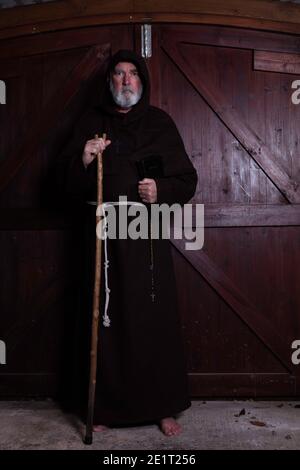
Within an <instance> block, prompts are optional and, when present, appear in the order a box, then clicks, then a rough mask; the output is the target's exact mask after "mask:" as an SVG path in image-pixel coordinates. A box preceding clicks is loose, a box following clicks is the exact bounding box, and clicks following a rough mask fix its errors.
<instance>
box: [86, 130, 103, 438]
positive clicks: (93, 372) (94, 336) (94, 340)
mask: <svg viewBox="0 0 300 470" xmlns="http://www.w3.org/2000/svg"><path fill="white" fill-rule="evenodd" d="M102 138H103V139H104V140H106V134H103V136H102ZM95 139H98V134H96V135H95ZM102 180H103V174H102V153H101V152H99V153H98V154H97V207H99V206H100V205H101V204H102V199H103V181H102ZM100 219H101V216H100V215H99V216H97V215H96V226H97V224H98V223H99V222H100ZM101 242H102V239H101V238H98V237H97V236H96V252H95V282H94V296H93V317H92V333H91V353H90V354H91V356H90V380H89V395H88V411H87V420H86V430H85V438H84V443H85V444H88V445H90V444H92V442H93V419H94V405H95V391H96V376H97V347H98V323H99V303H100V302H99V301H100V288H101Z"/></svg>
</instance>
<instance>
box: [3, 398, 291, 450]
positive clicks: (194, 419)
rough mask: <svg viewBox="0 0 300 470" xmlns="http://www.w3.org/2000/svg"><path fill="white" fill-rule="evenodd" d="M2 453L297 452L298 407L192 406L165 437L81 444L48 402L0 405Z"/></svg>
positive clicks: (149, 432) (127, 434)
mask: <svg viewBox="0 0 300 470" xmlns="http://www.w3.org/2000/svg"><path fill="white" fill-rule="evenodd" d="M0 422H1V426H0V449H1V450H9V449H30V450H44V449H59V450H60V449H66V450H67V449H70V450H71V449H72V450H80V449H82V450H90V449H95V450H138V449H146V450H161V451H164V450H171V449H173V450H175V449H176V450H189V449H192V450H195V449H198V450H202V449H300V405H299V402H293V401H288V402H287V401H282V402H280V401H276V402H274V401H272V402H271V401H252V400H247V401H194V402H193V404H192V407H191V408H190V409H189V410H187V411H186V412H185V413H184V414H183V415H182V416H181V417H179V422H180V423H181V424H182V425H183V428H184V429H183V432H182V434H181V435H180V436H177V437H165V436H164V435H163V434H162V433H161V432H160V431H159V429H158V428H157V426H155V425H151V426H142V427H131V428H122V429H109V430H108V431H105V432H104V433H96V434H94V440H93V444H92V446H85V445H84V444H83V443H82V433H83V428H82V425H81V423H80V422H79V421H78V419H77V418H75V417H74V416H73V415H70V414H66V413H64V412H62V411H61V409H60V408H59V406H57V404H56V403H54V402H52V401H50V400H49V401H48V400H47V401H26V402H12V401H7V402H0Z"/></svg>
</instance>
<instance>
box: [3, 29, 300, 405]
mask: <svg viewBox="0 0 300 470" xmlns="http://www.w3.org/2000/svg"><path fill="white" fill-rule="evenodd" d="M299 40H300V37H299V36H296V35H288V34H279V33H272V32H261V31H255V30H247V29H241V28H234V27H216V26H211V25H194V26H193V25H190V26H184V25H159V24H157V25H154V26H153V57H152V58H151V59H149V61H148V65H149V69H150V74H151V79H152V103H153V104H155V105H158V106H160V107H162V108H163V109H165V110H166V111H167V112H169V113H170V114H171V115H172V117H173V118H174V120H175V122H176V123H177V125H178V128H179V130H180V132H181V135H182V137H183V139H184V142H185V145H186V148H187V151H188V153H189V155H190V157H191V159H192V161H193V163H194V165H195V167H196V168H197V171H198V175H199V183H198V188H197V192H196V195H195V197H194V199H193V203H204V204H205V216H206V219H205V220H206V229H205V245H204V249H203V250H201V251H196V252H193V251H185V250H184V246H183V242H180V241H178V240H173V241H172V243H173V247H174V250H173V254H174V261H175V268H176V275H177V281H178V291H179V303H180V309H181V314H182V319H183V327H184V335H185V344H186V351H187V358H188V367H189V375H190V386H191V394H192V395H193V396H226V397H229V396H273V397H275V396H282V395H285V396H294V395H297V394H299V371H298V369H297V366H294V365H293V364H292V362H291V354H292V350H291V343H292V341H293V340H294V339H299V338H300V299H299V294H298V286H299V284H300V275H299V269H298V265H299V262H300V259H299V258H300V250H299V248H300V228H299V224H300V210H299V202H300V194H299V181H300V165H299V161H300V160H299V152H300V150H299V138H298V129H297V122H299V117H300V105H299V106H296V105H294V104H292V102H291V93H292V89H291V84H292V82H293V80H295V79H297V75H293V74H290V73H275V72H272V71H270V70H266V71H262V70H255V62H254V53H255V51H266V52H272V53H273V54H274V53H275V54H276V53H278V54H279V53H281V54H282V53H285V54H287V55H288V57H289V54H290V55H292V54H297V53H298V52H299ZM139 42H140V29H139V26H138V25H135V26H134V25H129V26H125V25H124V26H110V27H109V26H103V27H99V26H97V27H88V28H81V29H78V30H68V31H60V32H55V33H54V32H52V33H44V34H43V35H40V36H39V39H38V40H37V37H26V38H18V39H11V40H5V44H2V45H1V43H0V70H1V72H0V78H1V79H5V80H6V83H7V91H8V95H7V101H8V103H7V105H5V106H1V107H0V126H1V141H0V165H1V168H0V191H1V194H0V208H1V209H0V215H1V217H0V229H1V233H0V236H1V245H0V250H1V254H0V256H1V260H2V263H1V268H0V269H1V279H2V280H3V281H1V285H0V301H1V306H0V309H1V310H0V312H1V323H0V339H1V340H4V341H5V342H6V344H7V364H6V365H5V366H4V365H0V394H1V396H8V395H10V396H11V395H14V396H40V395H42V396H45V395H51V396H53V395H55V394H57V393H58V392H59V390H60V389H61V387H62V385H63V384H64V379H63V377H64V376H65V374H66V372H67V371H68V370H69V364H70V362H69V361H71V359H72V350H73V349H72V348H74V344H75V345H76V335H77V330H76V318H77V317H76V315H77V314H76V312H77V310H78V298H77V297H76V291H77V282H78V269H79V268H78V263H77V261H78V259H79V258H80V256H79V255H80V249H81V248H80V246H81V245H80V239H79V238H78V232H79V230H78V228H79V227H78V222H76V220H74V217H71V216H70V213H69V211H68V210H67V209H68V208H64V212H63V211H62V210H61V206H62V205H63V201H55V202H56V205H54V204H53V201H54V200H55V194H53V188H52V185H51V175H52V168H53V166H54V164H55V161H56V159H57V157H58V156H59V152H60V151H61V149H62V148H63V145H64V144H65V142H66V141H67V140H68V135H69V132H70V128H71V125H72V123H73V122H74V121H76V119H78V117H79V116H80V114H81V113H82V112H83V110H84V109H85V108H86V107H87V106H88V105H89V103H90V102H91V101H92V100H93V97H94V96H95V93H96V90H97V87H98V86H100V85H99V84H101V77H102V74H103V67H104V66H105V62H106V60H107V58H108V56H109V55H110V54H111V53H113V52H115V51H116V50H118V49H119V48H124V47H128V48H134V47H135V48H137V50H139ZM76 223H77V225H76ZM73 366H74V364H73ZM75 367H76V364H75Z"/></svg>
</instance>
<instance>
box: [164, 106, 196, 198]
mask: <svg viewBox="0 0 300 470" xmlns="http://www.w3.org/2000/svg"><path fill="white" fill-rule="evenodd" d="M164 115H165V116H164V117H165V119H164V121H165V123H164V124H165V125H164V132H163V134H162V135H161V142H162V148H163V160H164V173H165V176H164V177H163V178H156V179H155V182H156V186H157V203H158V204H163V203H166V204H169V205H171V204H174V203H178V204H181V205H183V204H185V203H187V202H188V201H189V200H190V199H191V198H192V197H193V195H194V194H195V190H196V186H197V181H198V176H197V172H196V170H195V168H194V166H193V164H192V162H191V161H190V159H189V157H188V155H187V153H186V151H185V148H184V144H183V141H182V139H181V137H180V134H179V132H178V130H177V127H176V125H175V124H174V122H173V120H172V119H171V118H170V117H169V116H168V115H166V114H165V113H164Z"/></svg>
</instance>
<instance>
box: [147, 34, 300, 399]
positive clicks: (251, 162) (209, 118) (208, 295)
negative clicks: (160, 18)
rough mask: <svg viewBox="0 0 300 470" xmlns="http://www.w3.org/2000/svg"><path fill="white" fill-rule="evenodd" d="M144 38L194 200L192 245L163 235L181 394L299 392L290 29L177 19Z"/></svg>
mask: <svg viewBox="0 0 300 470" xmlns="http://www.w3.org/2000/svg"><path fill="white" fill-rule="evenodd" d="M155 32H156V33H155ZM154 38H155V39H154V44H155V48H156V49H155V54H154V57H153V58H152V59H151V60H150V68H151V66H152V79H153V82H154V83H155V90H154V99H155V101H156V103H157V104H158V105H159V106H161V107H163V108H164V109H165V110H166V111H168V112H169V113H170V114H171V115H172V116H173V118H174V119H175V121H176V123H177V125H178V127H179V129H180V132H181V135H182V136H183V139H184V142H185V144H186V148H187V151H188V153H189V155H190V156H191V158H192V161H193V163H194V165H195V167H196V168H197V171H198V176H199V183H198V188H197V193H196V195H195V197H194V200H193V202H194V203H204V204H205V242H204V248H203V250H201V251H186V250H185V249H184V243H182V242H180V241H178V240H173V244H174V257H175V263H176V272H177V279H178V286H179V301H180V305H181V312H182V317H183V321H184V330H185V339H186V345H187V356H188V366H189V374H190V385H191V393H192V395H194V396H226V397H228V396H252V397H257V396H282V395H295V394H299V366H298V368H297V365H294V364H293V363H292V360H291V356H292V353H293V349H292V347H291V346H292V342H293V341H294V340H295V339H299V338H300V296H299V294H298V286H299V282H300V274H299V269H298V265H299V262H300V251H299V248H300V228H299V224H300V206H299V203H300V185H299V183H300V158H299V157H300V148H299V147H300V141H299V129H298V124H297V123H299V122H300V120H299V118H300V105H299V106H296V105H295V104H293V103H292V100H291V95H292V93H293V91H294V89H293V88H292V83H293V81H294V80H296V79H297V78H298V77H297V73H299V71H300V70H299V55H297V53H298V52H299V39H300V38H299V36H298V37H297V36H293V35H280V34H277V33H276V34H274V33H265V32H258V31H252V30H243V29H238V28H227V27H214V26H182V25H177V26H176V25H172V26H163V27H154ZM151 61H152V64H151ZM297 64H298V65H297ZM286 71H288V72H289V73H286Z"/></svg>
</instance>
